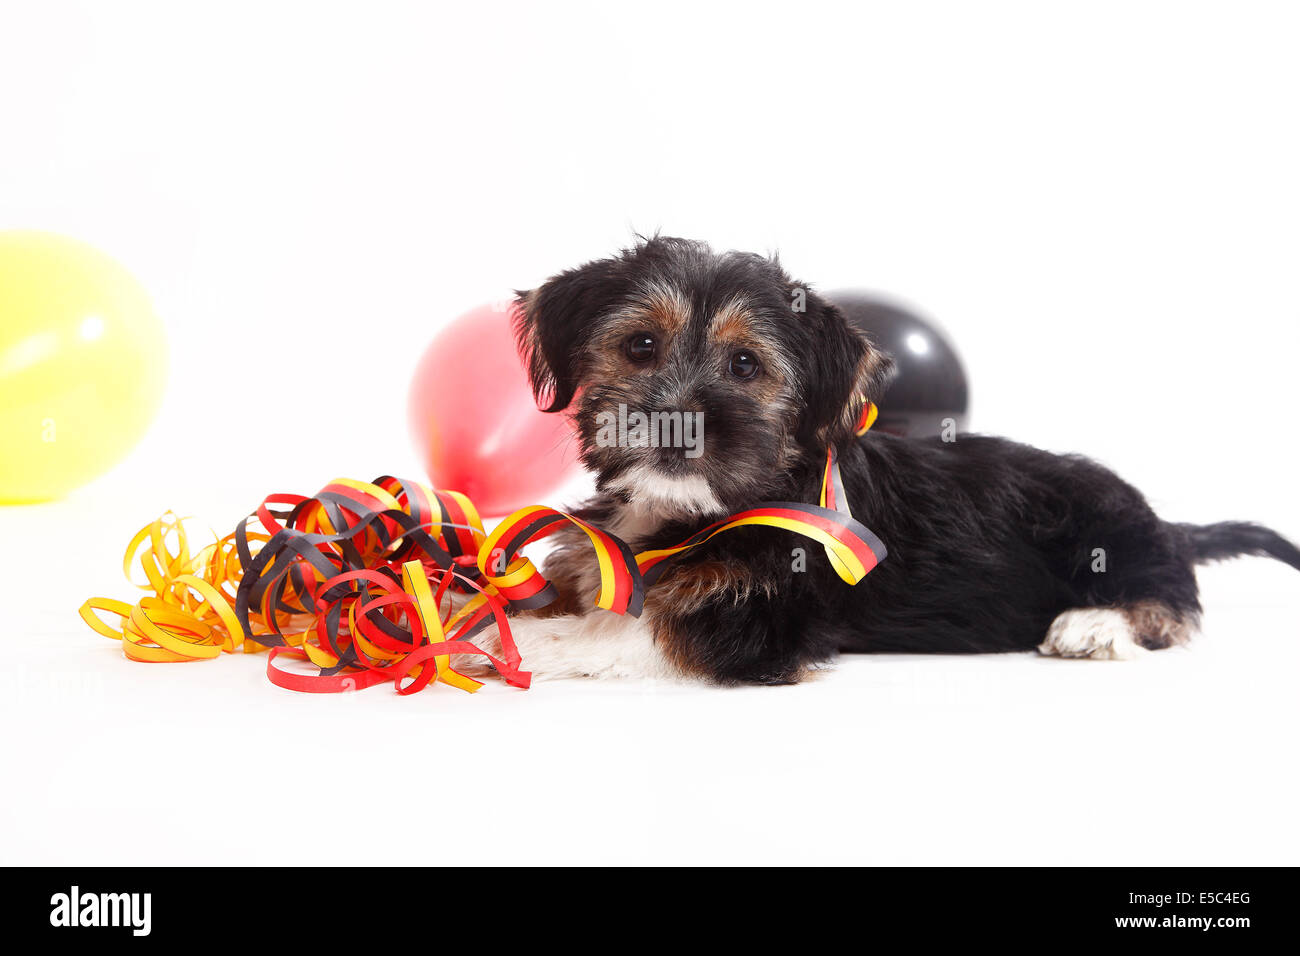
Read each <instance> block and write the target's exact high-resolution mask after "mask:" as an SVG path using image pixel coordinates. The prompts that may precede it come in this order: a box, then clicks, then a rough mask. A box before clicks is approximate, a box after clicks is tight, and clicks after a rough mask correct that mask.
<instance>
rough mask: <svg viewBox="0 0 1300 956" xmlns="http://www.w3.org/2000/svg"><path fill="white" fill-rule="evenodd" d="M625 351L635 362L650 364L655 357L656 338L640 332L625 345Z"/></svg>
mask: <svg viewBox="0 0 1300 956" xmlns="http://www.w3.org/2000/svg"><path fill="white" fill-rule="evenodd" d="M623 351H624V352H625V353H627V357H628V358H630V359H631V360H632V361H633V362H637V363H641V362H649V361H650V360H651V359H652V358H654V357H655V340H654V336H653V335H649V334H647V333H645V332H638V333H637V334H636V335H634V336H632V337H631V338H630V339H628V340H627V342H625V343H624V344H623Z"/></svg>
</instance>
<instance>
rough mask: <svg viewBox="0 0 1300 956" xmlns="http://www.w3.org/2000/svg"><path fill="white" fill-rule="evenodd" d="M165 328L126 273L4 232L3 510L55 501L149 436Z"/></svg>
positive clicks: (162, 368)
mask: <svg viewBox="0 0 1300 956" xmlns="http://www.w3.org/2000/svg"><path fill="white" fill-rule="evenodd" d="M166 361H167V359H166V343H165V341H164V336H163V328H162V323H161V322H159V321H158V317H157V316H156V315H155V314H154V311H153V305H152V304H151V303H150V301H149V296H148V295H147V294H146V293H145V291H144V289H143V288H141V286H140V284H139V283H138V282H137V281H136V280H135V279H134V278H133V277H132V276H131V274H130V273H129V272H127V271H126V269H124V268H122V266H120V265H118V263H116V262H114V261H113V260H112V259H110V258H109V257H108V256H106V255H104V254H103V253H102V252H100V251H99V250H97V249H94V248H92V247H91V246H88V245H86V244H85V243H82V242H77V241H76V240H74V239H68V238H66V237H64V236H58V235H54V234H52V233H43V232H18V231H13V232H0V503H4V504H14V503H18V502H26V501H43V500H46V499H49V498H57V497H59V496H60V495H63V494H65V493H66V492H68V491H70V490H72V489H73V488H75V487H77V486H78V485H81V484H84V483H85V482H87V481H89V480H90V479H91V478H94V477H96V476H97V475H100V474H102V473H103V472H105V471H107V470H108V469H109V468H111V467H112V466H113V465H115V464H116V463H117V462H118V461H120V460H121V459H122V458H123V457H124V456H125V455H126V453H127V452H128V451H130V450H131V448H132V446H134V445H135V443H136V442H137V441H138V440H139V439H140V436H141V435H143V434H144V432H145V429H146V428H148V426H149V422H150V421H151V420H152V419H153V416H154V413H155V412H156V411H157V409H158V402H159V399H160V398H161V394H162V388H163V384H164V381H165V378H166Z"/></svg>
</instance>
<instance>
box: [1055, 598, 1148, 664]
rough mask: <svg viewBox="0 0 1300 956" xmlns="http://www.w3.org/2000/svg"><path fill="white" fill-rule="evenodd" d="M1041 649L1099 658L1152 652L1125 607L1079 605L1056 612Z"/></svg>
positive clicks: (1116, 658)
mask: <svg viewBox="0 0 1300 956" xmlns="http://www.w3.org/2000/svg"><path fill="white" fill-rule="evenodd" d="M1038 653H1040V654H1047V655H1049V656H1055V657H1091V658H1092V659H1093V660H1099V661H1131V660H1136V659H1137V658H1139V657H1141V656H1143V655H1144V654H1147V653H1150V652H1149V651H1147V649H1146V648H1144V647H1142V646H1141V645H1140V644H1138V635H1137V632H1136V631H1135V630H1134V629H1133V623H1132V620H1131V619H1130V617H1129V615H1128V613H1127V612H1125V611H1120V610H1116V609H1115V608H1106V607H1088V608H1075V609H1074V610H1071V611H1064V612H1062V613H1061V614H1058V615H1057V616H1056V620H1054V621H1053V622H1052V626H1051V627H1049V628H1048V629H1047V639H1046V640H1045V641H1043V643H1041V644H1039V645H1038Z"/></svg>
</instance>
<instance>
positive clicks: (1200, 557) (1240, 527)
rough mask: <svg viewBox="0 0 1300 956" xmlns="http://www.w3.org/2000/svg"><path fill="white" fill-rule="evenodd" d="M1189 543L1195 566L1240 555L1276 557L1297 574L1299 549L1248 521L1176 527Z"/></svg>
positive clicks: (1266, 529) (1270, 530)
mask: <svg viewBox="0 0 1300 956" xmlns="http://www.w3.org/2000/svg"><path fill="white" fill-rule="evenodd" d="M1176 527H1178V528H1179V529H1180V530H1182V532H1183V533H1184V534H1186V535H1187V539H1188V541H1189V542H1191V546H1192V554H1193V556H1194V558H1195V561H1196V563H1197V564H1204V563H1205V562H1206V561H1221V560H1223V559H1224V558H1235V557H1237V556H1238V555H1242V554H1254V555H1259V556H1260V557H1267V558H1276V559H1277V560H1278V561H1282V562H1284V563H1286V564H1289V565H1291V567H1293V568H1295V569H1296V570H1297V571H1300V548H1297V547H1296V546H1295V545H1294V544H1292V543H1291V542H1290V541H1288V540H1287V539H1286V538H1284V537H1282V536H1281V535H1280V534H1278V533H1277V532H1276V531H1273V530H1272V529H1271V528H1265V527H1264V526H1263V525H1258V524H1251V523H1250V522H1249V521H1220V522H1218V523H1217V524H1180V525H1177V526H1176Z"/></svg>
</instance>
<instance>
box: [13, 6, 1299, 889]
mask: <svg viewBox="0 0 1300 956" xmlns="http://www.w3.org/2000/svg"><path fill="white" fill-rule="evenodd" d="M1292 10H1293V8H1288V5H1286V4H1262V3H1241V2H1234V3H1222V4H1197V3H1170V4H1155V3H1121V4H1111V3H1096V2H1093V3H1087V4H1083V3H1080V4H1041V3H1023V4H1008V3H997V4H959V3H951V4H950V3H909V4H902V3H898V4H861V3H857V4H848V3H844V4H834V5H825V6H823V5H818V4H812V3H807V2H799V3H794V2H790V3H786V4H776V5H765V4H760V3H744V4H736V5H726V6H723V5H715V4H708V3H698V2H697V3H690V4H683V5H676V4H669V3H656V4H652V5H648V6H647V5H644V4H640V5H635V6H633V5H615V4H596V3H593V4H564V5H558V4H519V5H498V4H473V5H470V4H456V5H450V4H449V5H446V6H445V7H444V6H439V5H434V4H410V5H401V4H390V3H366V4H360V3H357V4H321V3H318V4H310V5H308V4H291V3H257V4H247V5H245V4H237V3H222V4H209V5H203V6H200V5H196V4H175V3H172V4H162V3H160V4H140V3H114V4H85V5H79V4H67V3H44V4H30V3H21V2H16V0H3V2H0V228H8V227H31V228H44V229H50V230H56V231H62V232H66V233H69V234H71V235H75V236H78V237H80V238H83V239H86V240H89V241H91V242H93V243H95V244H97V245H99V246H100V247H101V248H103V249H105V250H106V251H108V252H110V253H111V254H113V255H114V256H116V257H117V258H118V259H120V260H121V261H122V262H124V263H125V264H126V265H127V266H128V267H129V268H131V269H132V271H134V272H135V274H136V275H137V276H138V277H140V279H141V280H142V281H143V282H144V283H145V284H146V285H147V286H148V288H149V289H150V291H151V293H152V294H153V296H154V298H155V301H156V304H157V307H158V310H159V312H160V314H161V315H162V316H163V318H164V320H165V322H166V325H167V329H168V336H169V340H170V348H171V370H172V371H171V380H170V385H169V389H168V393H167V396H166V401H165V404H164V407H163V411H162V412H161V413H160V415H159V418H158V420H157V422H156V424H155V426H154V428H153V430H152V431H151V432H150V434H149V435H148V436H147V438H146V439H145V440H144V442H142V443H141V445H140V446H139V447H138V449H137V450H136V452H135V453H134V454H133V455H132V456H131V457H130V458H129V459H128V460H127V461H126V462H125V463H123V464H122V465H121V466H120V467H118V468H117V469H116V470H115V471H114V472H112V473H111V474H109V475H108V476H106V477H104V478H103V479H101V480H100V481H98V482H96V483H93V484H91V485H89V486H87V487H86V488H84V489H83V490H81V491H79V492H77V493H76V494H74V495H73V496H71V497H70V498H69V499H68V500H66V501H64V502H61V503H56V504H51V505H43V506H32V507H25V508H8V509H5V510H3V511H0V528H2V529H3V535H2V537H0V540H2V541H3V547H2V548H0V579H2V580H3V581H4V591H3V597H4V610H3V614H2V616H0V640H3V651H4V655H3V664H2V665H0V682H3V684H4V685H5V686H6V688H7V689H6V690H5V692H4V693H2V694H0V710H2V715H3V718H4V726H5V730H4V733H3V740H2V742H0V758H2V759H3V761H4V768H5V773H4V783H3V793H2V795H0V810H2V811H3V814H2V817H0V854H2V855H3V856H2V858H3V860H4V862H37V863H261V862H313V863H314V862H319V863H326V862H330V863H335V862H343V863H348V862H362V861H365V862H399V861H400V862H412V863H414V862H420V863H443V862H465V861H482V862H492V861H527V862H569V861H582V862H596V861H605V862H655V863H672V862H736V863H749V862H776V861H807V862H824V861H835V862H858V863H1086V864H1102V863H1116V864H1125V863H1145V864H1170V863H1207V864H1216V863H1295V862H1297V848H1298V847H1300V837H1298V836H1297V828H1296V822H1295V821H1296V814H1295V811H1294V807H1295V805H1296V797H1297V795H1296V782H1297V778H1296V770H1295V760H1294V753H1295V749H1294V741H1295V736H1296V729H1297V727H1296V724H1297V721H1296V709H1297V708H1296V703H1295V694H1294V690H1293V688H1294V686H1295V679H1296V674H1297V673H1298V672H1300V670H1298V669H1300V627H1298V626H1297V624H1296V618H1295V606H1296V601H1295V597H1294V596H1295V594H1296V590H1297V585H1298V584H1300V578H1297V577H1296V573H1295V572H1294V571H1291V570H1290V569H1288V568H1285V567H1283V566H1280V565H1275V564H1271V563H1268V562H1264V561H1260V560H1243V561H1241V562H1237V563H1235V564H1232V565H1225V566H1218V567H1213V568H1207V569H1205V570H1203V571H1202V572H1201V575H1200V578H1201V582H1202V585H1203V592H1204V593H1203V598H1204V603H1205V605H1206V608H1207V613H1206V617H1205V635H1204V637H1203V638H1201V639H1200V640H1198V641H1197V642H1196V643H1195V644H1194V645H1193V646H1192V647H1191V648H1189V649H1187V650H1180V651H1174V652H1168V653H1162V654H1159V655H1153V656H1151V657H1150V658H1148V659H1146V660H1143V661H1141V662H1139V663H1136V664H1131V665H1127V664H1101V663H1092V662H1062V661H1054V660H1044V659H1039V658H1036V657H1034V656H1032V655H1010V656H1000V657H983V658H919V657H918V658H912V657H878V658H854V659H849V660H845V661H843V662H842V663H841V664H840V665H839V667H838V668H837V669H836V670H835V671H833V672H832V673H830V674H828V675H826V676H824V677H822V678H821V679H820V680H816V681H813V682H810V683H808V684H805V685H802V686H798V687H794V688H782V689H742V690H725V691H724V690H714V689H705V688H699V687H681V686H668V685H662V684H661V685H645V684H639V683H607V684H598V683H596V684H593V683H585V682H573V681H571V682H564V683H559V684H549V685H540V686H538V687H536V688H535V689H533V690H531V691H529V692H527V693H520V692H514V691H510V690H508V689H505V688H503V687H500V686H489V687H488V688H486V689H485V690H484V691H483V692H481V693H480V694H478V695H475V696H468V695H463V694H460V693H458V692H455V691H452V690H450V689H448V688H438V689H435V690H432V691H427V692H425V693H422V694H419V695H416V696H414V697H411V698H399V697H398V696H396V695H395V694H393V693H391V691H390V690H389V689H387V688H376V689H373V690H370V691H367V692H365V693H363V694H357V695H348V696H346V697H329V696H327V697H313V696H306V695H302V696H299V695H295V694H292V693H290V692H288V691H282V690H279V689H277V688H275V687H273V686H271V685H270V684H268V683H267V682H266V679H265V677H264V676H263V674H262V672H261V667H262V664H263V662H262V659H260V658H254V657H235V658H223V659H222V660H219V661H216V662H210V663H206V664H199V665H189V666H185V665H173V666H166V665H164V666H156V667H147V666H142V665H136V664H132V663H130V662H128V661H126V660H124V659H123V658H122V656H121V653H120V650H119V649H118V648H117V647H115V646H114V645H113V644H111V643H110V642H108V641H105V640H103V639H102V638H99V637H97V636H95V635H93V634H91V633H89V632H88V631H87V630H86V629H85V628H84V627H83V626H82V624H81V623H80V621H79V620H78V619H77V617H76V612H75V609H76V607H77V605H78V604H80V602H81V601H82V600H83V599H84V598H85V597H87V596H89V595H91V594H98V595H106V596H119V597H127V596H128V595H129V593H130V592H129V590H128V589H127V587H126V586H125V584H124V582H122V581H121V579H120V577H119V571H118V566H119V561H120V549H121V547H122V546H123V545H124V544H125V542H126V540H127V538H128V537H129V536H130V534H131V533H132V532H133V531H134V530H135V529H136V528H138V527H139V526H140V525H141V524H143V523H145V522H146V521H148V520H150V519H151V518H153V517H154V516H156V514H157V513H159V512H160V511H162V510H163V509H165V508H167V507H173V508H176V509H178V510H181V511H183V512H185V513H187V514H196V515H198V516H200V517H202V518H204V519H206V520H207V521H208V522H209V523H211V524H212V525H214V526H216V527H221V528H225V527H227V526H229V524H230V523H231V522H232V521H233V520H235V519H236V518H237V517H238V516H240V515H242V514H243V513H245V512H246V511H247V510H248V509H249V508H250V506H251V505H252V504H253V503H255V502H256V501H257V500H259V499H260V497H261V496H262V495H263V494H266V493H268V492H272V491H298V492H303V493H307V492H310V491H312V490H314V489H316V488H317V487H319V486H320V484H322V483H323V481H324V480H326V479H328V478H331V477H334V476H335V475H349V476H353V477H358V478H369V477H372V476H374V475H376V474H380V473H385V472H388V473H395V474H410V475H416V476H418V474H419V471H418V462H417V461H416V459H415V457H414V454H413V452H412V450H411V448H410V446H409V443H408V439H407V434H406V424H405V394H406V387H407V382H408V378H409V374H410V371H411V369H412V367H413V365H414V362H415V358H416V356H417V354H418V352H419V350H420V348H421V347H422V346H423V344H424V343H425V342H426V341H427V340H428V338H429V336H430V334H431V333H432V332H433V331H434V330H435V329H436V327H437V326H438V324H439V323H440V322H443V321H446V320H448V319H449V318H452V317H454V316H456V315H457V314H459V313H461V312H463V311H465V310H466V309H468V308H470V307H472V306H474V305H477V304H479V303H483V302H487V301H491V300H493V299H495V298H497V297H499V296H500V295H501V294H502V293H503V292H504V291H505V290H507V289H511V288H523V287H529V286H531V285H533V284H535V283H537V282H539V281H541V280H543V279H544V278H545V277H546V276H547V275H549V274H551V273H552V272H554V271H556V270H558V269H561V268H564V267H567V266H570V265H574V264H576V263H578V262H580V261H583V260H585V259H588V258H592V257H596V256H600V255H604V254H607V253H609V252H611V251H612V250H614V249H615V248H617V247H619V246H620V245H623V244H626V243H627V242H628V241H629V239H630V238H631V236H632V232H633V230H640V231H650V230H654V229H662V230H663V231H664V232H666V233H669V234H679V235H686V236H690V237H694V238H703V239H707V240H709V241H711V242H713V243H714V244H715V245H717V246H720V247H738V248H746V249H754V250H759V251H766V250H780V252H781V254H782V258H783V260H784V261H785V263H786V264H787V265H788V266H789V267H790V268H791V269H792V271H794V272H795V273H796V275H798V276H800V277H801V278H803V279H806V280H807V281H810V282H812V283H814V284H815V285H818V286H820V287H822V288H836V287H844V286H865V287H868V288H872V289H877V290H882V291H886V292H888V293H890V294H892V295H894V296H896V297H899V298H901V299H902V300H904V301H906V302H910V303H913V304H914V305H916V306H918V307H919V308H921V309H922V310H924V311H925V312H927V313H929V314H931V315H933V316H935V317H937V318H938V319H939V320H940V321H941V322H942V323H943V324H944V325H945V326H946V327H947V329H948V330H949V332H950V333H951V335H952V336H953V338H954V339H955V340H956V341H957V343H958V345H959V347H960V348H961V350H962V352H963V354H964V356H965V359H966V363H967V366H968V369H969V371H970V375H971V379H972V388H973V401H974V416H973V422H972V424H973V426H974V427H975V428H977V429H978V430H981V431H992V432H998V433H1003V434H1007V435H1010V436H1013V437H1016V438H1020V439H1023V440H1026V441H1030V442H1033V443H1036V444H1040V445H1043V446H1045V447H1049V448H1053V449H1059V450H1077V451H1085V452H1088V453H1090V454H1092V455H1094V456H1096V457H1098V458H1099V459H1101V460H1103V461H1105V462H1107V463H1108V464H1110V465H1112V466H1114V467H1115V468H1117V469H1118V470H1119V471H1120V472H1121V473H1123V474H1124V475H1125V476H1126V477H1127V478H1129V479H1130V480H1132V481H1133V482H1134V483H1136V484H1138V485H1139V486H1140V487H1142V488H1144V489H1145V490H1146V491H1147V492H1148V494H1149V495H1150V497H1151V499H1152V501H1153V502H1154V503H1155V504H1156V506H1157V507H1158V509H1159V510H1160V511H1161V513H1162V514H1163V515H1164V516H1165V517H1168V518H1170V519H1174V520H1202V521H1209V520H1216V519H1221V518H1252V519H1256V520H1261V521H1265V522H1268V523H1270V524H1273V525H1275V526H1276V527H1278V528H1279V529H1281V530H1283V531H1284V532H1286V533H1289V534H1291V535H1293V536H1300V506H1298V505H1297V504H1296V501H1295V497H1294V486H1295V465H1296V453H1295V442H1296V440H1297V425H1296V414H1295V410H1294V407H1293V404H1294V394H1295V375H1294V370H1295V354H1296V349H1297V346H1298V345H1300V333H1297V331H1296V329H1297V320H1298V319H1300V284H1298V283H1297V282H1296V265H1297V262H1300V185H1298V183H1300V177H1298V176H1297V174H1296V170H1298V169H1300V126H1298V125H1297V123H1296V116H1297V91H1298V90H1300V60H1297V58H1296V56H1295V50H1296V43H1297V32H1298V28H1300V21H1298V20H1297V17H1296V15H1295V14H1294V13H1293V12H1292ZM302 402H306V403H307V407H309V408H311V409H314V411H315V414H308V415H306V416H305V418H304V417H303V416H302V413H301V407H302V406H301V405H299V404H296V403H302ZM290 409H293V411H292V413H291V412H290ZM294 417H297V418H298V420H299V424H297V425H296V426H294V427H292V428H291V427H290V420H291V418H294ZM277 436H279V441H278V442H277ZM557 503H558V502H557ZM367 821H369V823H367ZM421 822H422V823H423V825H425V826H426V827H427V828H425V829H421V828H420V825H421ZM410 827H415V829H410ZM401 833H408V834H410V833H417V834H422V836H421V837H417V838H416V839H413V840H410V839H402V838H399V837H398V834H401Z"/></svg>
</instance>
